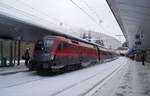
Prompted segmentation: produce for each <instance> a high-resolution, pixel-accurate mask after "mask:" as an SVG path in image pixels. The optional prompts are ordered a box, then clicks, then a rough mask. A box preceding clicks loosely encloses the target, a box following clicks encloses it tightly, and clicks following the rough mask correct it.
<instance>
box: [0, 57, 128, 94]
mask: <svg viewBox="0 0 150 96" xmlns="http://www.w3.org/2000/svg"><path fill="white" fill-rule="evenodd" d="M126 62H127V61H126V59H125V58H123V57H121V58H119V59H117V60H114V61H112V62H107V63H104V64H98V65H95V66H91V67H88V68H84V69H81V70H77V71H73V72H69V73H64V74H60V75H56V76H49V77H42V76H38V75H36V74H35V73H34V72H22V73H17V74H13V75H7V76H0V96H81V95H87V92H90V91H91V89H92V88H94V87H96V86H97V85H99V84H101V83H103V82H104V81H105V79H108V77H110V76H112V75H114V73H117V72H118V70H121V68H124V67H123V66H124V65H126Z"/></svg>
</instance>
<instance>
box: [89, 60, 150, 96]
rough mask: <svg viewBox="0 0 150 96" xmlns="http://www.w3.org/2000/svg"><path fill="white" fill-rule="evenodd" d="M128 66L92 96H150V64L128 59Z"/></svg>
mask: <svg viewBox="0 0 150 96" xmlns="http://www.w3.org/2000/svg"><path fill="white" fill-rule="evenodd" d="M126 65H127V66H125V67H124V68H122V69H121V70H120V71H118V74H116V76H113V77H112V78H111V79H110V80H109V82H106V83H105V84H104V86H102V87H99V88H98V90H97V91H96V92H95V93H94V94H92V95H91V96H150V64H148V63H146V65H145V66H142V63H141V62H136V61H132V60H130V59H127V64H126Z"/></svg>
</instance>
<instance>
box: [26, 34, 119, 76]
mask: <svg viewBox="0 0 150 96" xmlns="http://www.w3.org/2000/svg"><path fill="white" fill-rule="evenodd" d="M116 57H118V55H117V54H116V53H115V52H112V51H110V50H108V49H106V48H104V47H102V46H100V45H98V44H95V43H90V42H87V41H85V40H80V39H72V38H67V37H62V36H45V37H43V38H42V39H40V40H38V41H37V42H36V43H35V46H34V50H33V56H32V58H31V59H30V61H29V64H28V66H27V67H28V68H29V70H36V71H37V72H38V73H39V74H42V73H43V72H46V73H50V72H57V71H64V70H73V69H77V68H83V67H87V66H90V65H93V64H97V63H101V62H104V61H108V60H110V59H111V60H112V59H114V58H116Z"/></svg>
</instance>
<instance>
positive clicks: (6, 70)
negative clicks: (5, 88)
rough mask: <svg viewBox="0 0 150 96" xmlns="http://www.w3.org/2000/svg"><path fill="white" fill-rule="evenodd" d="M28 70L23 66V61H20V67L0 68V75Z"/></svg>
mask: <svg viewBox="0 0 150 96" xmlns="http://www.w3.org/2000/svg"><path fill="white" fill-rule="evenodd" d="M26 70H28V68H27V67H26V66H25V64H24V60H21V61H20V65H15V66H10V67H0V74H4V73H11V72H19V71H26Z"/></svg>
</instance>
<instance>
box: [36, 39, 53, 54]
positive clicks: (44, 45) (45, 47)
mask: <svg viewBox="0 0 150 96" xmlns="http://www.w3.org/2000/svg"><path fill="white" fill-rule="evenodd" d="M53 42H54V41H53V40H50V39H49V40H39V41H37V43H36V45H35V52H44V53H50V52H51V49H52V45H53Z"/></svg>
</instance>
